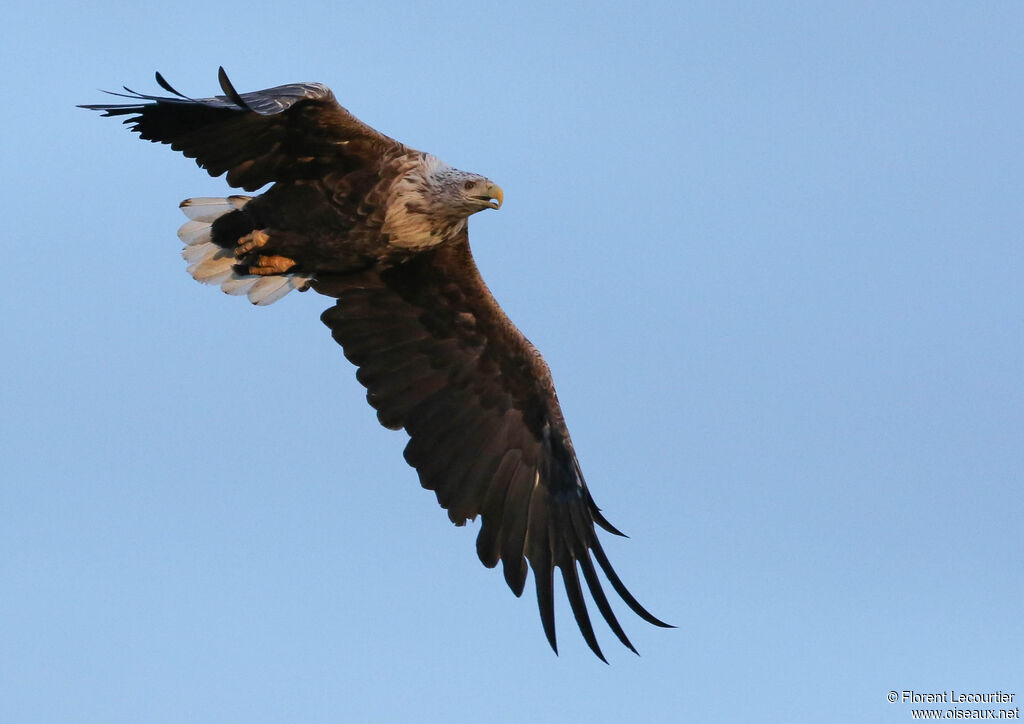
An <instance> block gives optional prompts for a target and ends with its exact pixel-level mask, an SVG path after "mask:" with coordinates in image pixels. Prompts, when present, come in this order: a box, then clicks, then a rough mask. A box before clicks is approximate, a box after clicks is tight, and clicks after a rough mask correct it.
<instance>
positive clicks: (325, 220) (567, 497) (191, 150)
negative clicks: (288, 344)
mask: <svg viewBox="0 0 1024 724" xmlns="http://www.w3.org/2000/svg"><path fill="white" fill-rule="evenodd" d="M220 77H221V86H222V88H223V90H224V95H223V96H218V97H215V98H206V99H198V100H193V99H190V98H187V97H185V96H182V95H181V94H179V93H178V92H177V91H175V90H174V89H173V88H171V87H170V85H168V84H167V83H166V81H164V80H163V79H162V78H161V77H160V76H159V74H158V75H157V80H158V82H159V83H160V84H161V86H163V87H164V88H165V89H166V90H167V91H168V92H170V93H172V94H173V97H157V96H147V95H141V94H137V93H134V92H132V91H128V93H129V94H130V95H128V97H129V98H131V99H132V102H131V103H125V104H114V105H92V106H86V107H87V108H91V109H95V110H101V111H104V112H105V115H115V116H119V115H124V116H127V118H126V120H125V122H126V123H131V124H132V129H133V130H135V131H137V132H139V134H140V135H141V136H142V138H144V139H147V140H151V141H158V142H161V143H169V144H171V146H172V148H174V149H176V150H179V151H182V152H183V153H184V154H185V155H186V156H189V157H191V158H195V159H196V161H197V163H198V164H199V165H200V166H202V167H203V168H205V169H207V170H208V171H209V173H210V174H211V175H213V176H218V175H220V174H222V173H227V181H228V183H229V184H230V185H231V186H235V187H240V188H243V189H246V190H248V191H254V190H256V189H258V188H261V187H262V186H264V185H266V184H268V183H272V184H273V186H271V187H270V189H268V190H267V191H266V192H265V193H263V194H262V195H260V196H257V197H255V198H253V199H249V198H248V197H231V198H230V199H226V200H219V199H217V200H211V199H194V200H190V201H187V202H183V207H184V209H183V210H184V211H185V212H186V214H188V215H189V217H190V218H191V219H193V221H190V222H189V223H188V224H186V225H185V226H184V227H182V231H181V232H180V235H181V236H182V238H183V239H185V240H186V243H188V244H190V245H191V246H190V247H188V248H186V258H190V260H192V259H194V261H193V265H192V266H190V271H192V273H193V275H194V276H196V278H197V279H200V280H201V281H210V282H215V283H221V284H222V285H223V287H224V288H225V291H229V292H231V293H238V292H237V291H236V290H238V289H243V290H245V289H248V290H249V294H250V298H253V291H252V290H254V289H255V290H263V291H261V292H260V293H258V294H256V298H255V299H254V301H258V302H259V303H266V302H267V301H268V300H269V301H274V299H277V298H279V296H281V295H283V294H284V293H285V292H287V291H288V290H289V289H291V288H300V289H304V288H307V287H312V288H313V289H314V290H316V291H317V292H320V293H321V294H325V295H327V296H330V297H335V298H336V299H337V302H336V304H335V305H334V306H333V307H331V308H330V309H328V310H327V311H326V312H324V314H323V316H322V319H323V321H324V323H325V324H326V325H327V326H328V327H329V328H330V329H331V332H332V334H333V336H334V338H335V340H337V341H338V343H339V344H341V345H342V347H343V349H344V353H345V355H346V357H348V359H349V360H351V361H352V362H353V363H354V364H355V365H356V366H357V367H358V372H357V375H356V376H357V378H358V379H359V381H360V382H361V383H362V384H363V385H364V386H365V387H366V388H367V391H368V392H367V400H368V401H369V403H370V404H371V405H372V406H373V407H374V408H376V410H377V416H378V418H379V420H380V422H381V424H383V425H385V426H386V427H389V428H392V429H400V428H404V429H405V430H406V432H408V434H409V436H410V440H409V443H408V445H407V446H406V449H405V458H406V460H407V461H408V462H409V464H410V465H412V466H413V467H414V468H416V470H417V472H418V473H419V477H420V481H421V483H422V484H423V487H425V488H428V489H430V490H433V491H434V492H435V493H436V494H437V499H438V502H439V503H440V504H441V506H442V507H444V508H445V509H446V510H447V511H448V515H449V517H450V518H451V520H452V521H453V522H455V523H456V524H459V525H462V524H463V523H465V522H466V520H468V519H473V518H475V517H476V516H478V515H479V516H481V518H482V523H481V529H480V533H479V536H478V538H477V552H478V554H479V557H480V560H481V561H483V563H484V564H485V565H487V566H495V565H497V563H498V561H502V562H503V564H504V573H505V579H506V581H507V582H508V585H509V586H510V587H511V588H512V590H513V591H514V592H515V594H516V595H517V596H518V595H520V594H521V593H522V591H523V587H524V585H525V581H526V576H527V563H528V564H529V566H530V567H531V568H532V569H533V571H534V577H535V580H536V585H537V600H538V604H539V607H540V614H541V620H542V622H543V625H544V631H545V633H546V635H547V637H548V640H549V642H550V643H551V646H552V648H555V649H556V650H557V648H556V642H555V628H554V605H553V600H554V593H553V590H554V589H553V587H554V569H555V568H558V569H560V570H561V573H562V578H563V582H564V585H565V590H566V593H567V595H568V598H569V603H570V605H571V607H572V610H573V614H574V615H575V618H576V621H577V624H578V625H579V627H580V630H581V631H582V633H583V635H584V637H585V638H586V641H587V643H588V644H589V645H590V647H591V649H593V650H594V652H595V653H597V655H598V656H600V657H601V658H602V659H603V658H604V657H603V655H602V654H601V651H600V648H599V647H598V644H597V640H596V637H595V635H594V631H593V627H592V625H591V622H590V619H589V615H588V613H587V609H586V605H585V603H584V599H583V593H582V587H581V585H580V580H579V572H580V571H582V573H583V578H584V580H585V581H586V583H587V586H588V588H589V589H590V592H591V595H592V597H593V599H594V602H595V604H596V605H597V607H598V609H599V611H600V612H601V614H602V616H603V617H604V618H605V620H606V621H607V622H608V624H609V625H610V626H611V628H612V629H613V631H614V632H615V634H616V635H617V636H618V638H619V639H620V640H621V641H622V642H623V643H624V644H625V645H626V646H628V647H629V648H630V649H633V646H632V644H631V643H630V642H629V640H628V638H627V637H626V635H625V633H624V632H623V630H622V628H621V626H620V625H619V623H618V621H617V620H616V618H615V616H614V614H613V613H612V610H611V606H610V604H609V602H608V600H607V598H606V596H605V594H604V592H603V590H602V587H601V583H600V581H599V579H598V575H597V572H596V569H595V567H594V564H593V562H592V560H591V554H593V557H594V558H595V559H596V560H597V563H598V564H599V566H600V567H601V569H602V570H603V571H604V573H605V575H606V577H607V578H608V581H609V582H610V583H611V585H612V587H613V588H614V589H615V591H616V592H617V593H618V594H619V595H620V596H621V597H622V599H623V600H624V601H625V602H626V603H627V605H628V606H629V607H630V608H631V609H632V610H633V611H635V612H636V613H637V614H638V615H640V616H641V617H643V618H644V619H646V620H647V621H649V622H651V623H653V624H655V625H658V626H666V624H664V623H663V622H661V621H659V620H658V619H656V618H655V617H653V616H652V615H651V614H649V613H648V612H647V611H646V610H645V609H644V608H643V607H642V606H641V605H640V604H639V603H638V602H637V601H636V600H635V599H634V598H633V596H632V595H631V594H630V593H629V591H627V590H626V588H625V586H624V585H623V584H622V582H621V581H620V580H619V578H618V576H617V575H616V573H615V571H614V570H613V569H612V567H611V565H610V564H609V562H608V559H607V557H606V556H605V554H604V551H603V550H602V548H601V545H600V543H599V541H598V539H597V534H596V531H595V527H594V526H595V523H596V524H597V525H599V526H601V527H603V528H605V529H606V530H608V531H610V532H612V533H615V534H619V533H618V531H616V530H615V528H613V527H612V526H611V525H610V524H609V523H608V522H607V521H606V520H605V519H604V517H603V516H602V515H601V513H600V512H599V510H598V508H597V506H596V505H595V504H594V501H593V499H592V498H591V496H590V492H589V491H588V489H587V486H586V484H585V482H584V479H583V475H582V472H581V471H580V467H579V463H578V462H577V460H576V455H575V452H574V451H573V447H572V442H571V440H570V438H569V432H568V429H567V427H566V425H565V421H564V420H563V418H562V412H561V409H560V408H559V405H558V399H557V397H556V395H555V390H554V385H553V383H552V380H551V375H550V372H549V370H548V367H547V365H546V364H545V363H544V360H543V359H542V358H541V356H540V354H539V353H538V352H537V350H536V349H535V348H534V347H533V345H531V344H530V343H529V341H528V340H527V339H526V338H525V337H524V336H523V335H522V333H521V332H519V330H518V329H516V327H515V326H514V325H513V324H512V323H511V322H510V321H509V319H508V318H507V317H506V316H505V314H504V312H502V310H501V308H500V307H499V306H498V304H497V302H496V301H495V299H494V297H493V296H492V295H491V294H490V292H489V291H488V289H487V287H486V285H485V284H484V282H483V280H482V279H481V277H480V274H479V272H478V270H477V268H476V265H475V264H474V262H473V258H472V255H471V253H470V249H469V242H468V234H467V229H466V219H467V218H468V216H469V215H471V214H472V213H475V212H476V211H480V210H482V209H484V208H498V207H499V206H500V204H501V190H500V189H499V188H498V187H497V186H496V185H494V184H493V183H492V182H490V181H489V180H488V179H486V178H484V177H482V176H479V175H477V174H469V173H465V172H462V171H457V170H456V169H452V168H451V167H449V166H447V165H446V164H444V163H443V162H441V161H439V160H438V159H436V158H434V157H433V156H430V155H429V154H425V153H422V152H420V151H416V150H414V149H409V148H407V147H405V146H403V145H402V144H400V143H398V142H397V141H394V140H393V139H391V138H388V137H387V136H384V135H383V134H381V133H378V132H377V131H375V130H373V129H372V128H370V127H368V126H366V125H365V124H363V123H362V122H360V121H359V120H358V119H356V118H355V117H354V116H353V115H352V114H350V113H349V112H348V111H346V110H345V109H343V108H342V107H341V106H339V105H338V104H337V103H336V102H335V100H334V96H333V95H332V94H331V92H330V91H329V90H328V89H327V88H326V87H324V86H322V85H319V84H311V83H303V84H293V85H287V86H280V87H278V88H271V89H268V90H264V91H257V92H255V93H246V94H239V93H237V92H236V91H235V90H234V88H232V86H231V84H230V82H229V81H228V80H227V77H226V75H224V73H223V70H221V76H220ZM126 90H127V89H126ZM204 204H207V205H208V208H204V206H203V205H204ZM218 204H219V205H218ZM190 248H191V249H192V252H191V257H190V256H189V254H190V252H189V249H190ZM285 282H287V284H285ZM268 284H269V285H270V286H267V285H268ZM273 285H277V286H273ZM267 289H272V290H273V291H272V293H268V292H267V291H266V290H267ZM620 535H621V534H620ZM577 564H578V567H577ZM633 650H634V651H635V649H633Z"/></svg>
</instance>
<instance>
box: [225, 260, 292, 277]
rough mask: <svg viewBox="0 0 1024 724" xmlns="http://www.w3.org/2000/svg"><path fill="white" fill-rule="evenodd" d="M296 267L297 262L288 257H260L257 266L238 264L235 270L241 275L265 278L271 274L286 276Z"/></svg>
mask: <svg viewBox="0 0 1024 724" xmlns="http://www.w3.org/2000/svg"><path fill="white" fill-rule="evenodd" d="M294 266H295V260H294V259H289V258H288V257H286V256H258V257H256V263H255V264H253V265H245V264H236V265H235V270H236V271H238V272H239V273H240V274H250V275H252V276H261V277H265V276H270V275H271V274H284V273H285V272H287V271H288V270H289V269H291V268H292V267H294Z"/></svg>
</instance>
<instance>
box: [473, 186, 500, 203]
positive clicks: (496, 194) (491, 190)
mask: <svg viewBox="0 0 1024 724" xmlns="http://www.w3.org/2000/svg"><path fill="white" fill-rule="evenodd" d="M486 190H487V193H486V194H484V195H481V196H477V197H476V198H478V199H480V201H482V202H483V203H484V205H485V206H487V207H489V208H492V209H500V208H501V202H502V201H504V200H505V194H504V192H502V190H501V186H499V185H498V184H495V183H492V184H488V185H487V189H486Z"/></svg>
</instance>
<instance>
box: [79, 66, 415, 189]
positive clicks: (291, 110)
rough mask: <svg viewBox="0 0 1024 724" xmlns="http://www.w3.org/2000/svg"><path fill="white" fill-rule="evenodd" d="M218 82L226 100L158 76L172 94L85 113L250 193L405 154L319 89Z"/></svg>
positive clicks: (140, 96) (138, 97) (223, 78)
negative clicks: (120, 124)
mask: <svg viewBox="0 0 1024 724" xmlns="http://www.w3.org/2000/svg"><path fill="white" fill-rule="evenodd" d="M218 80H219V82H220V86H221V90H222V91H223V92H224V95H222V96H213V97H211V98H190V97H188V96H185V95H183V94H182V93H179V92H178V91H177V90H175V89H174V88H173V87H172V86H171V85H170V84H169V83H168V82H167V81H166V79H164V77H163V76H161V75H160V74H159V73H157V75H156V81H157V84H159V85H160V87H161V88H163V89H164V90H165V91H167V92H168V93H171V95H170V96H156V95H148V94H145V93H137V92H135V91H133V90H131V89H129V88H125V91H127V92H126V93H111V95H115V96H119V97H122V98H128V99H130V100H131V101H132V102H130V103H104V104H93V105H84V106H82V108H88V109H90V110H96V111H102V112H103V114H104V115H106V116H126V118H125V120H124V122H125V123H127V124H129V125H130V127H131V129H132V130H133V131H136V132H137V133H138V134H139V135H140V136H141V137H142V138H144V139H146V140H148V141H153V142H158V143H167V144H170V146H171V148H173V149H174V150H176V151H180V152H182V153H183V154H184V155H185V156H187V157H189V158H194V159H195V160H196V163H198V164H199V166H200V167H202V168H204V169H206V170H207V171H208V172H209V173H210V175H211V176H220V175H221V174H223V173H227V181H228V184H230V185H231V186H235V187H239V188H243V189H246V190H247V191H255V190H256V189H258V188H260V187H261V186H264V185H266V184H268V183H270V182H271V181H288V180H295V179H300V178H313V177H318V176H322V175H323V174H324V173H325V172H327V171H329V170H335V171H336V170H338V169H345V170H348V171H352V170H355V169H356V168H359V167H362V166H365V165H368V164H371V165H372V164H378V163H380V160H381V159H382V158H383V157H384V156H386V155H388V154H389V153H399V152H401V151H402V150H403V149H404V147H403V146H402V145H401V144H399V143H398V142H397V141H395V140H394V139H392V138H389V137H388V136H385V135H384V134H382V133H379V132H378V131H376V130H374V129H373V128H371V127H370V126H368V125H366V124H365V123H363V122H362V121H360V120H359V119H358V118H356V117H355V116H353V115H352V114H351V113H349V112H348V111H347V110H346V109H344V108H342V107H341V106H340V105H339V104H338V102H337V101H336V100H335V98H334V94H333V93H331V90H330V89H329V88H327V86H324V85H322V84H320V83H292V84H289V85H283V86H277V87H276V88H267V89H266V90H260V91H254V92H252V93H239V92H238V91H236V90H235V88H234V86H233V85H232V84H231V81H230V80H229V79H228V77H227V74H226V73H225V72H224V69H223V68H221V69H220V70H219V72H218Z"/></svg>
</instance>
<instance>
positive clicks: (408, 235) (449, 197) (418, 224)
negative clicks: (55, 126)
mask: <svg viewBox="0 0 1024 724" xmlns="http://www.w3.org/2000/svg"><path fill="white" fill-rule="evenodd" d="M503 198H504V195H503V193H502V190H501V187H500V186H498V185H497V184H496V183H494V182H493V181H491V180H490V179H488V178H486V177H484V176H481V175H480V174H476V173H469V172H467V171H460V170H459V169H457V168H453V167H451V166H449V165H448V164H447V163H445V162H444V161H442V160H441V159H439V158H437V157H436V156H433V155H431V154H428V153H423V154H421V153H417V154H416V157H415V158H413V159H410V163H409V165H408V167H407V169H406V170H405V173H403V174H402V175H400V176H399V177H398V178H397V179H396V180H395V182H394V183H393V185H392V187H391V193H390V199H389V201H388V206H387V212H386V214H385V218H384V226H383V228H382V231H384V232H385V233H387V234H389V235H390V237H391V244H393V245H394V246H399V247H403V248H410V249H415V248H425V247H431V246H436V245H438V244H442V243H444V242H446V241H450V240H451V239H453V238H454V237H455V236H456V235H457V234H459V233H460V232H461V231H462V230H463V228H465V225H466V219H467V218H468V217H469V216H470V215H471V214H475V213H476V212H478V211H483V210H484V209H498V208H501V202H502V200H503Z"/></svg>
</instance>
